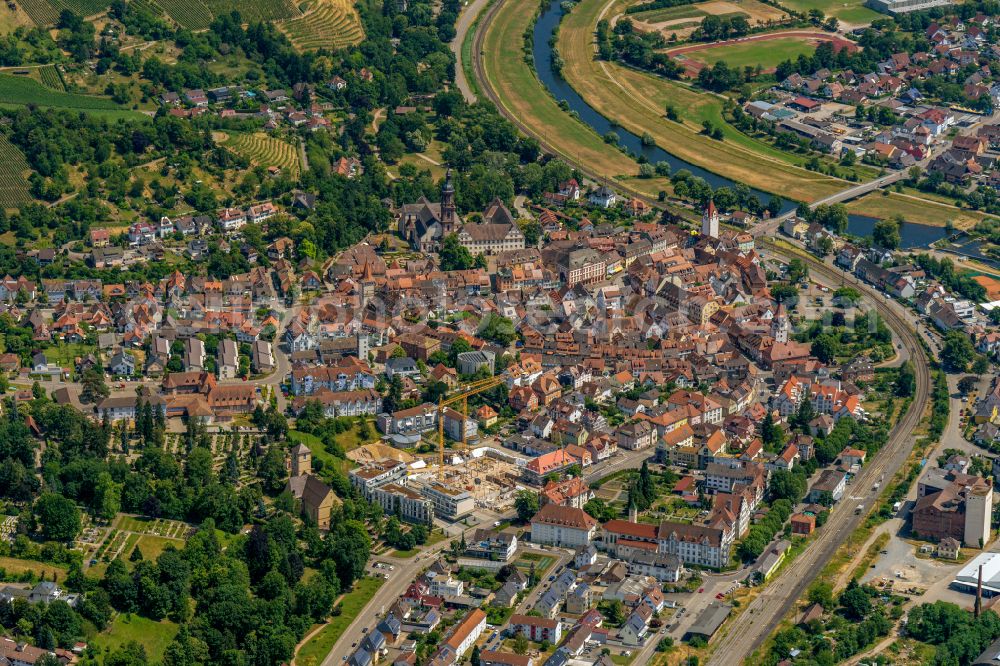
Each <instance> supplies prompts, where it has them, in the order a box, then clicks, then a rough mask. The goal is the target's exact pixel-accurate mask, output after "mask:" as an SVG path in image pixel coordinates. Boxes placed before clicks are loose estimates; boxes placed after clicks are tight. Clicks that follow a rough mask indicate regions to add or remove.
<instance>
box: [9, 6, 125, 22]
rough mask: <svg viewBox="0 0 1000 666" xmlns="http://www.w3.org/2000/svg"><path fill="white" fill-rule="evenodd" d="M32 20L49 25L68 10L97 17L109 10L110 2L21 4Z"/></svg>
mask: <svg viewBox="0 0 1000 666" xmlns="http://www.w3.org/2000/svg"><path fill="white" fill-rule="evenodd" d="M19 4H20V5H21V7H22V8H23V9H24V11H25V12H27V14H28V16H30V17H31V20H32V21H34V22H35V23H36V24H38V25H47V24H49V23H55V22H56V21H58V20H59V12H61V11H62V10H64V9H68V10H70V11H71V12H73V13H75V14H79V15H80V16H95V15H97V14H102V13H104V12H105V11H107V9H108V5H109V4H110V2H108V0H24V1H22V2H21V3H19Z"/></svg>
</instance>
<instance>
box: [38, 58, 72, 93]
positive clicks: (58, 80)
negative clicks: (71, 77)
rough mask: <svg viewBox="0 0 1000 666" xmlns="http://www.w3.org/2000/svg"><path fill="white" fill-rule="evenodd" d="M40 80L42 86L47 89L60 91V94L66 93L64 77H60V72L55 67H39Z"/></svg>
mask: <svg viewBox="0 0 1000 666" xmlns="http://www.w3.org/2000/svg"><path fill="white" fill-rule="evenodd" d="M38 78H39V79H40V80H41V82H42V85H43V86H45V87H46V88H49V89H51V90H58V91H60V92H65V91H66V86H65V84H63V80H62V77H61V76H59V70H57V69H56V66H55V65H45V66H44V67H39V68H38Z"/></svg>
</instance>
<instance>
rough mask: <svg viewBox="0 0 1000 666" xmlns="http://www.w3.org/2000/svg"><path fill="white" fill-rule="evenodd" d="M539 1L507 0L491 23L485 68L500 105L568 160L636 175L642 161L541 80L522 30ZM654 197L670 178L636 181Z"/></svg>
mask: <svg viewBox="0 0 1000 666" xmlns="http://www.w3.org/2000/svg"><path fill="white" fill-rule="evenodd" d="M536 7H537V4H536V3H534V2H531V1H530V0H506V1H505V2H504V3H503V5H501V6H500V8H499V9H498V10H497V13H496V15H495V16H494V17H493V19H492V20H491V21H490V23H489V25H488V26H487V27H486V33H485V37H484V39H483V69H484V75H485V78H486V80H487V81H488V82H489V84H490V86H491V87H492V88H493V89H494V90H495V91H496V93H497V95H498V96H499V98H500V102H501V104H502V105H503V106H504V107H505V108H506V109H507V110H508V112H509V113H510V114H511V115H513V116H514V117H515V118H518V119H519V120H520V121H521V122H522V123H523V124H524V125H525V126H526V127H527V128H528V130H529V132H530V133H531V134H532V135H533V136H534V137H536V138H538V139H542V140H544V141H546V142H547V143H550V144H551V145H552V148H553V150H555V151H557V152H558V153H559V154H561V155H563V156H564V157H566V158H567V159H570V160H574V161H578V162H581V163H583V164H590V165H593V168H594V169H595V170H600V171H603V172H604V173H605V174H607V176H608V177H609V178H614V179H619V178H622V177H631V176H635V175H636V174H638V172H639V165H638V164H637V163H636V162H635V160H633V159H631V158H629V157H628V156H626V155H624V154H623V153H622V152H621V151H619V150H618V149H617V148H615V147H614V146H610V145H608V144H606V143H604V141H602V140H601V137H599V136H598V135H597V133H596V132H594V131H593V130H592V129H591V128H590V127H589V126H588V125H586V124H584V123H583V122H582V121H580V120H577V119H576V118H573V117H572V116H571V115H569V114H568V113H567V112H565V111H563V110H562V109H561V108H559V105H558V104H557V103H556V101H555V100H553V99H552V97H551V95H549V93H548V92H547V91H546V90H545V88H544V87H543V86H542V84H541V83H540V82H539V81H538V78H537V77H536V76H535V73H534V71H533V69H532V66H531V64H529V63H528V62H525V59H524V53H523V52H522V50H521V46H522V44H523V41H522V37H521V36H522V34H523V33H524V31H525V29H527V28H528V26H529V25H531V24H532V20H533V13H534V11H535V8H536ZM634 189H638V190H639V191H641V192H644V193H646V194H648V195H650V196H655V195H656V192H657V191H658V190H662V189H666V190H669V183H668V182H667V181H666V180H665V179H662V178H661V179H649V180H642V181H636V184H635V188H634Z"/></svg>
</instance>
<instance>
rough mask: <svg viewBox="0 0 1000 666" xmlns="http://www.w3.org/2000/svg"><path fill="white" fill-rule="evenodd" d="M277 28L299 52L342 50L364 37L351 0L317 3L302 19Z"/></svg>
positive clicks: (320, 1)
mask: <svg viewBox="0 0 1000 666" xmlns="http://www.w3.org/2000/svg"><path fill="white" fill-rule="evenodd" d="M277 25H278V28H279V29H280V30H281V31H282V32H283V33H285V34H286V35H288V38H289V39H290V40H292V44H294V45H295V48H297V49H299V50H300V51H310V50H315V49H321V48H327V49H338V48H343V47H345V46H350V45H351V44H357V43H359V42H360V41H361V40H362V39H364V37H365V33H364V30H363V29H362V27H361V18H360V17H359V16H358V12H357V10H356V9H355V8H354V4H353V3H352V2H351V0H318V1H317V2H316V4H314V5H313V6H312V7H310V8H309V9H307V10H306V12H305V14H303V15H302V16H301V17H299V18H296V19H292V20H290V21H282V22H280V23H278V24H277Z"/></svg>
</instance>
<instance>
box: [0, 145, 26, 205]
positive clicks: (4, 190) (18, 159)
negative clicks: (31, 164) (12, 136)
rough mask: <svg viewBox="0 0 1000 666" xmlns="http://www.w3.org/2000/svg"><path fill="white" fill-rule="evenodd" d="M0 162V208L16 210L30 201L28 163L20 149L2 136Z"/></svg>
mask: <svg viewBox="0 0 1000 666" xmlns="http://www.w3.org/2000/svg"><path fill="white" fill-rule="evenodd" d="M0 161H2V163H3V166H0V206H2V207H3V208H17V207H18V206H19V205H21V204H23V203H28V202H29V201H31V194H30V193H29V190H28V178H27V174H28V173H29V171H30V169H29V168H28V162H27V160H25V159H24V155H23V154H22V153H21V151H20V149H18V147H17V146H15V145H14V144H12V143H11V142H10V141H8V140H7V137H6V136H3V135H0Z"/></svg>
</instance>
